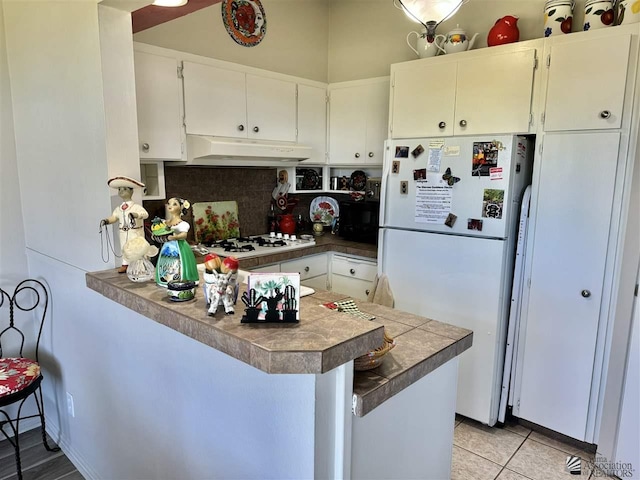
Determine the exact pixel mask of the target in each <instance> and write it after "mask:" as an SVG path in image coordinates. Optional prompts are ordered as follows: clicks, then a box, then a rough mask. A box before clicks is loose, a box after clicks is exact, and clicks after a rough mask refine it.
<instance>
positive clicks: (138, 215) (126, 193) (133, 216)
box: [100, 176, 149, 273]
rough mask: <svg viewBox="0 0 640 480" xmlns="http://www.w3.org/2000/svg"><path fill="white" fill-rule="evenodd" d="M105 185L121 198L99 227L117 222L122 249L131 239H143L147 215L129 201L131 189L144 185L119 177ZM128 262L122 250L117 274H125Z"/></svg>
mask: <svg viewBox="0 0 640 480" xmlns="http://www.w3.org/2000/svg"><path fill="white" fill-rule="evenodd" d="M107 185H109V186H110V187H111V188H117V189H118V196H119V197H120V198H122V204H120V205H118V206H117V207H116V208H115V209H114V210H113V213H112V214H111V216H110V217H107V218H104V219H102V220H100V226H101V227H103V226H105V225H111V224H112V223H116V222H119V223H120V226H119V227H118V230H119V234H120V248H123V247H124V245H125V244H126V243H127V242H128V241H129V240H131V239H133V238H136V237H142V238H144V220H145V219H146V218H147V217H148V216H149V214H148V213H147V211H146V210H145V209H144V208H143V207H142V206H141V205H138V204H137V203H133V201H132V200H131V196H132V195H133V189H134V188H136V187H137V188H144V183H141V182H139V181H137V180H134V179H133V178H129V177H123V176H119V177H113V178H110V179H109V180H108V181H107ZM129 262H130V259H129V258H128V257H127V255H126V253H125V252H124V250H123V252H122V266H121V267H120V268H118V273H124V272H126V271H127V266H128V265H129Z"/></svg>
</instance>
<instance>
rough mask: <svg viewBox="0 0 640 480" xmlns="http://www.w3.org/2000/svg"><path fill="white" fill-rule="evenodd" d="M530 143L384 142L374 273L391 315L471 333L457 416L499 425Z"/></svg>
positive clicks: (495, 139) (493, 139)
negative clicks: (388, 296) (384, 286)
mask: <svg viewBox="0 0 640 480" xmlns="http://www.w3.org/2000/svg"><path fill="white" fill-rule="evenodd" d="M532 163H533V144H532V142H531V141H530V140H528V139H527V138H525V137H522V136H511V135H510V136H483V137H451V138H440V139H437V138H434V139H429V138H419V139H404V140H388V141H387V142H386V144H385V159H384V170H383V179H382V198H381V204H380V212H381V213H380V227H381V228H380V233H379V242H378V269H379V270H380V271H381V273H385V274H387V275H388V277H389V283H390V286H391V289H392V291H393V295H394V297H395V307H396V308H398V309H400V310H404V311H407V312H412V313H415V314H417V315H421V316H425V317H429V318H433V319H436V320H439V321H442V322H446V323H450V324H453V325H457V326H460V327H464V328H468V329H471V330H473V332H474V334H473V346H472V347H471V349H469V350H468V351H466V352H465V353H463V354H462V355H461V357H460V368H459V378H458V399H457V407H456V412H458V413H459V414H461V415H464V416H467V417H470V418H473V419H475V420H478V421H480V422H482V423H484V424H488V425H494V424H495V423H496V419H497V416H498V406H499V401H500V391H501V384H502V371H503V363H504V352H505V338H506V332H507V322H508V318H509V303H510V298H511V286H512V280H513V265H514V255H515V242H516V237H517V232H516V227H517V223H518V217H519V212H520V208H519V203H520V201H521V198H522V193H523V191H524V189H525V187H526V186H527V185H528V184H529V182H530V180H531V170H532Z"/></svg>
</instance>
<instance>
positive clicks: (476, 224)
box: [467, 218, 482, 232]
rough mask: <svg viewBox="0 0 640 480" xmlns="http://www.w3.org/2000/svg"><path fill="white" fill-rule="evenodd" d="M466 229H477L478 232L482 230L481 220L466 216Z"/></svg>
mask: <svg viewBox="0 0 640 480" xmlns="http://www.w3.org/2000/svg"><path fill="white" fill-rule="evenodd" d="M467 230H477V231H479V232H481V231H482V220H480V219H478V218H468V219H467Z"/></svg>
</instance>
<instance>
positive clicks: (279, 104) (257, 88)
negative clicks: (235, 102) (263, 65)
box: [247, 74, 296, 142]
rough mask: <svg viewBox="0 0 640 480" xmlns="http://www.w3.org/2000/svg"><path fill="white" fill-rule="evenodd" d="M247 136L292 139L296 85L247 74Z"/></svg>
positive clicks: (265, 138)
mask: <svg viewBox="0 0 640 480" xmlns="http://www.w3.org/2000/svg"><path fill="white" fill-rule="evenodd" d="M247 123H248V128H249V131H248V135H247V136H248V138H251V139H259V140H276V141H282V142H295V141H296V84H295V83H293V82H287V81H284V80H278V79H275V78H267V77H259V76H256V75H249V74H247Z"/></svg>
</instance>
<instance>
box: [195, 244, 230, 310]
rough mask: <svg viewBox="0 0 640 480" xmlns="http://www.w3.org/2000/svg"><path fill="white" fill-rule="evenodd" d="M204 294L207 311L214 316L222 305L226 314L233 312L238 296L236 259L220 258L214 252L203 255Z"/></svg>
mask: <svg viewBox="0 0 640 480" xmlns="http://www.w3.org/2000/svg"><path fill="white" fill-rule="evenodd" d="M204 265H205V272H204V274H203V278H204V281H205V285H204V295H205V298H206V300H207V313H208V314H209V316H214V315H215V314H216V312H217V311H218V307H219V306H220V305H222V306H223V307H224V312H225V313H226V314H227V315H231V314H233V313H235V307H234V305H235V304H236V300H237V298H238V260H237V259H236V258H235V257H226V258H225V259H224V260H222V261H221V260H220V257H218V256H217V255H216V254H212V253H210V254H208V255H207V256H206V257H205V262H204Z"/></svg>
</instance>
